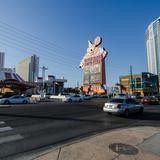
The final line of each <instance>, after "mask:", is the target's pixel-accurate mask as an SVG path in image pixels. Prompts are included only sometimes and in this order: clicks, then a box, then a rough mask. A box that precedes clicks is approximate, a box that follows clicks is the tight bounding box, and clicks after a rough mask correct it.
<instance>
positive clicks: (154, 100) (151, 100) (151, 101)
mask: <svg viewBox="0 0 160 160" xmlns="http://www.w3.org/2000/svg"><path fill="white" fill-rule="evenodd" d="M141 102H142V103H143V104H151V105H154V104H159V100H158V98H157V97H155V96H145V97H143V98H142V99H141Z"/></svg>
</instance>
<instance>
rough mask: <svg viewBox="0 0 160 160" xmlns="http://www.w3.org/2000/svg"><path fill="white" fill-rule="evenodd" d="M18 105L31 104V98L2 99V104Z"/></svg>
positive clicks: (3, 97)
mask: <svg viewBox="0 0 160 160" xmlns="http://www.w3.org/2000/svg"><path fill="white" fill-rule="evenodd" d="M18 103H23V104H27V103H29V98H28V97H24V96H21V95H13V96H2V97H0V104H18Z"/></svg>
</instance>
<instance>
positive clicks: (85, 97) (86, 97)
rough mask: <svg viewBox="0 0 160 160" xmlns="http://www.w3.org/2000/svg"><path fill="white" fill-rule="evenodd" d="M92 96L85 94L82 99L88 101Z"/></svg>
mask: <svg viewBox="0 0 160 160" xmlns="http://www.w3.org/2000/svg"><path fill="white" fill-rule="evenodd" d="M92 97H93V96H92V95H89V94H85V95H83V99H84V100H90V99H92Z"/></svg>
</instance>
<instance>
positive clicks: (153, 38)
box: [145, 17, 160, 76]
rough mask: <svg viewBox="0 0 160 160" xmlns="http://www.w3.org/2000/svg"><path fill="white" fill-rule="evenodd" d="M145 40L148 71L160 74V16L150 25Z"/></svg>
mask: <svg viewBox="0 0 160 160" xmlns="http://www.w3.org/2000/svg"><path fill="white" fill-rule="evenodd" d="M145 40H146V50H147V62H148V72H150V73H153V74H156V75H159V76H160V17H159V18H157V19H156V20H155V21H153V22H152V23H151V24H150V25H149V26H148V28H147V30H146V33H145Z"/></svg>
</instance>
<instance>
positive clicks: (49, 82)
mask: <svg viewBox="0 0 160 160" xmlns="http://www.w3.org/2000/svg"><path fill="white" fill-rule="evenodd" d="M65 82H67V80H66V79H64V78H60V79H56V77H55V76H53V75H48V78H47V79H46V80H44V81H43V78H42V77H38V78H37V82H35V86H36V87H35V88H34V90H33V94H39V93H40V92H42V91H44V92H45V93H46V94H50V95H58V94H60V93H63V92H64V83H65Z"/></svg>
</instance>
